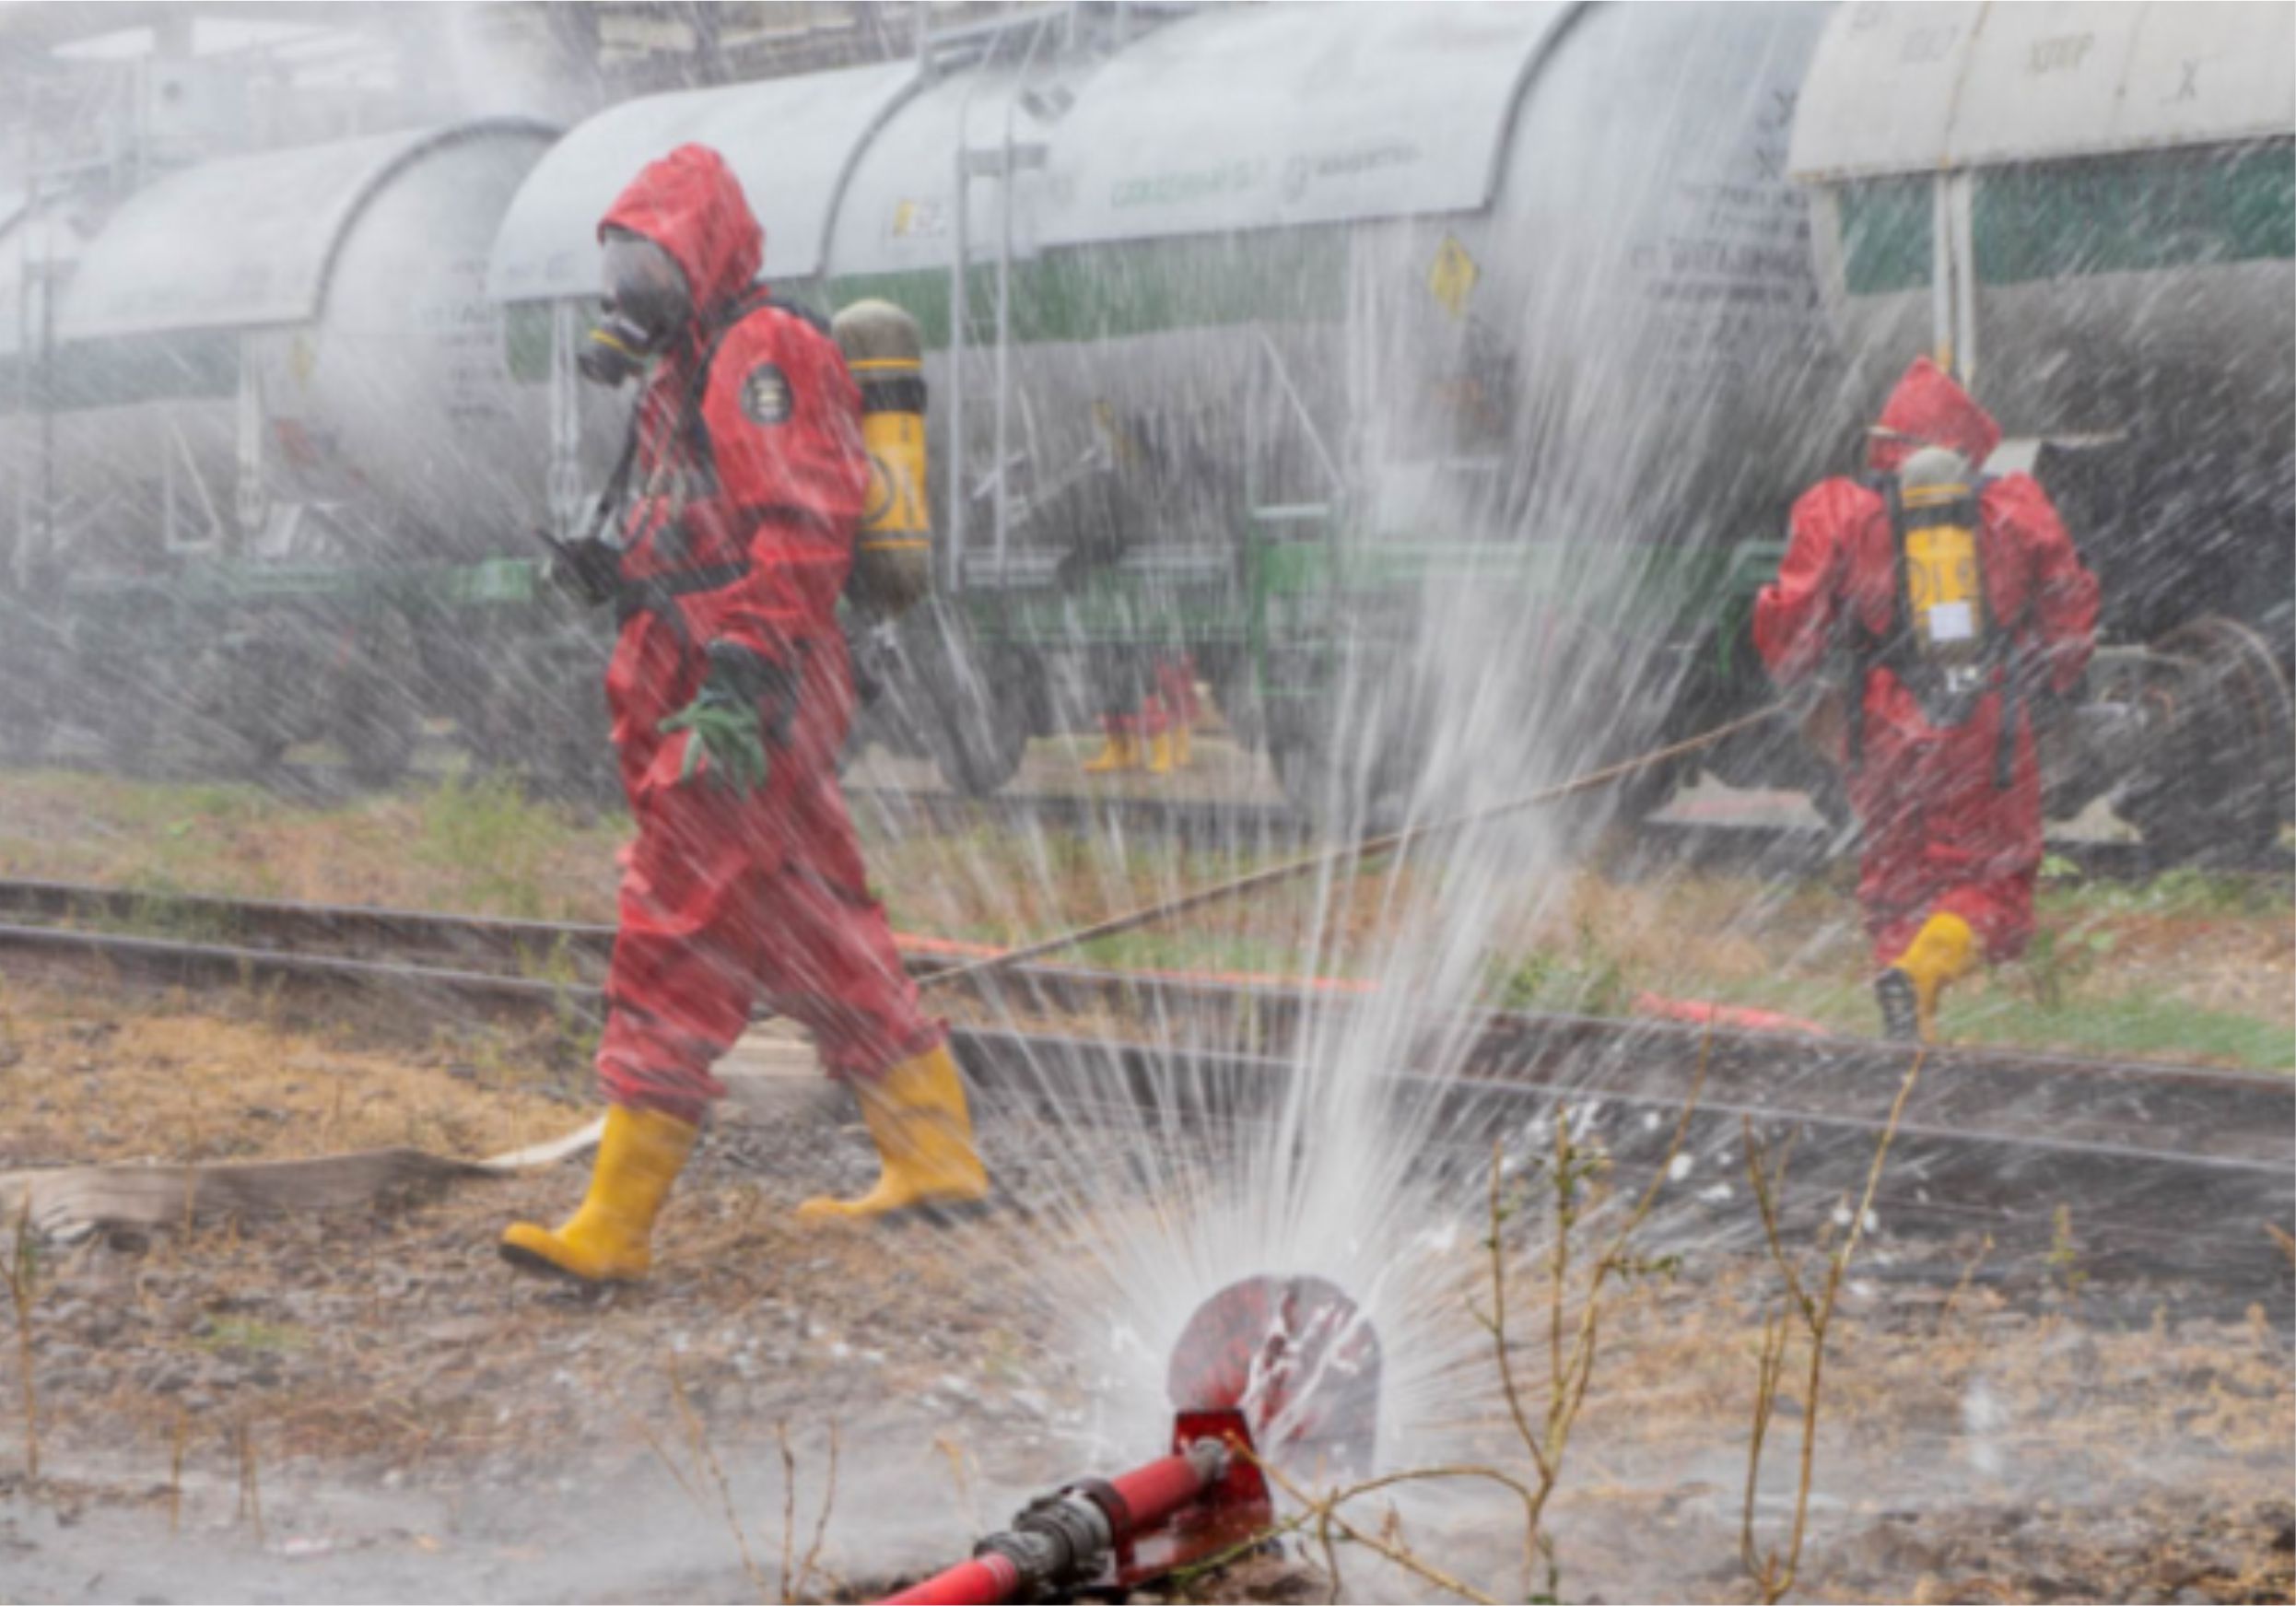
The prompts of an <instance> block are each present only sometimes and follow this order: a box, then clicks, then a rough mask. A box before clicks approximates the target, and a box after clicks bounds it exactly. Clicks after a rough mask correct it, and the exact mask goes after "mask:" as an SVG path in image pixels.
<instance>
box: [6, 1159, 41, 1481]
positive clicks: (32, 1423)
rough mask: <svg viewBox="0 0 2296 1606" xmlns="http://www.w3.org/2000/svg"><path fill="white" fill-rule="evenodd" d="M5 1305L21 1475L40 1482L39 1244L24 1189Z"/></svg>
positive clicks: (9, 1257) (11, 1251)
mask: <svg viewBox="0 0 2296 1606" xmlns="http://www.w3.org/2000/svg"><path fill="white" fill-rule="evenodd" d="M7 1282H8V1307H9V1309H10V1310H12V1311H13V1312H14V1313H15V1316H16V1369H17V1376H18V1380H19V1382H20V1384H21V1386H22V1388H23V1390H24V1478H25V1481H26V1482H27V1483H39V1482H40V1385H39V1381H38V1379H37V1377H35V1375H34V1372H33V1369H32V1307H33V1306H34V1305H36V1304H37V1303H38V1302H39V1299H40V1245H39V1241H38V1240H37V1239H36V1238H34V1237H33V1236H32V1202H31V1198H30V1196H29V1193H28V1194H27V1195H26V1197H25V1200H24V1208H23V1209H22V1210H21V1211H20V1212H18V1214H17V1218H16V1237H15V1238H14V1240H13V1241H12V1242H11V1243H10V1244H9V1246H8V1263H7Z"/></svg>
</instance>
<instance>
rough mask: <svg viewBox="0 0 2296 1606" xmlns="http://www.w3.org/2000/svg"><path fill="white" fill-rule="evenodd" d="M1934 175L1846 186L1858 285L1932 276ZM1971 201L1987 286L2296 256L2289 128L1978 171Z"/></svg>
mask: <svg viewBox="0 0 2296 1606" xmlns="http://www.w3.org/2000/svg"><path fill="white" fill-rule="evenodd" d="M1931 183H1932V181H1931V180H1930V179H1928V178H1927V177H1922V178H1898V179H1881V180H1877V181H1874V182H1868V183H1859V184H1848V185H1845V186H1843V188H1842V190H1841V192H1840V200H1841V219H1842V257H1843V278H1844V282H1845V285H1846V287H1847V288H1848V290H1849V293H1850V294H1851V295H1853V296H1887V295H1895V294H1900V293H1903V292H1904V291H1908V290H1917V289H1922V288H1925V287H1927V285H1928V283H1929V268H1930V251H1931V236H1930V225H1931V213H1930V208H1931V200H1930V186H1931ZM1971 213H1972V223H1973V225H1974V230H1975V233H1976V260H1977V282H1978V283H1979V284H1981V285H2016V284H2029V283H2032V281H2034V280H2038V279H2061V278H2080V277H2085V276H2087V275H2091V274H2124V273H2151V272H2157V271H2160V270H2162V269H2167V268H2179V267H2207V266H2214V265H2220V264H2228V263H2237V262H2287V261H2290V260H2291V259H2296V147H2291V146H2290V143H2289V142H2288V141H2285V140H2278V141H2271V142H2268V143H2265V144H2261V145H2251V146H2241V147H2209V148H2205V149H2190V150H2171V151H2144V152H2138V153H2135V154H2131V155H2126V156H2115V157H2100V158H2093V159H2091V160H2086V161H2070V162H2046V163H2036V164H2033V165H2031V166H2025V167H2005V168H1987V169H1985V170H1981V171H1979V173H1978V174H1977V182H1976V190H1975V193H1974V197H1973V198H1972V201H1971Z"/></svg>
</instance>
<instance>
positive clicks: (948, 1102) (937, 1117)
mask: <svg viewBox="0 0 2296 1606" xmlns="http://www.w3.org/2000/svg"><path fill="white" fill-rule="evenodd" d="M853 1091H854V1092H855V1093H857V1094H859V1095H860V1096H861V1119H862V1120H866V1121H867V1122H868V1123H869V1135H870V1136H871V1137H873V1138H874V1139H875V1140H876V1142H877V1157H878V1160H879V1162H880V1163H881V1164H882V1166H883V1167H884V1173H883V1175H882V1176H880V1177H879V1178H877V1185H876V1186H875V1187H874V1188H872V1189H871V1190H869V1191H868V1192H866V1193H864V1194H862V1195H861V1197H860V1198H859V1199H832V1198H829V1197H827V1196H826V1195H824V1196H822V1197H820V1198H816V1199H809V1200H807V1201H806V1202H804V1203H802V1204H801V1205H799V1206H798V1207H797V1214H798V1219H799V1220H801V1221H858V1220H868V1219H870V1218H872V1217H875V1216H880V1215H884V1214H886V1213H889V1212H892V1211H896V1210H906V1209H908V1207H910V1206H911V1205H917V1204H968V1203H971V1202H974V1201H976V1200H979V1199H985V1198H987V1197H988V1193H989V1173H988V1171H987V1169H986V1168H985V1167H984V1166H982V1165H981V1163H980V1154H979V1151H978V1150H977V1149H976V1148H975V1147H974V1146H973V1118H972V1114H971V1112H970V1111H969V1110H968V1109H967V1108H966V1104H965V1081H964V1078H963V1076H961V1075H960V1074H959V1073H958V1072H957V1069H956V1061H955V1057H954V1056H952V1055H951V1054H950V1052H949V1049H948V1045H947V1044H945V1043H944V1044H943V1045H942V1046H941V1047H939V1048H937V1049H929V1050H927V1051H926V1052H925V1053H922V1054H920V1055H918V1056H917V1057H916V1058H915V1059H913V1060H904V1061H901V1062H900V1063H899V1064H897V1065H896V1066H894V1067H893V1068H892V1069H891V1070H890V1071H887V1072H886V1073H884V1077H883V1078H882V1079H881V1080H879V1081H876V1082H873V1083H872V1082H860V1081H856V1082H855V1083H854V1084H853Z"/></svg>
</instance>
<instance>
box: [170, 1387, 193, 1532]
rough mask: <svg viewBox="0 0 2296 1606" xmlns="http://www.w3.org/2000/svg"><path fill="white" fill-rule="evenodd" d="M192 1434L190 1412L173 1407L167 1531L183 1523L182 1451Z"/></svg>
mask: <svg viewBox="0 0 2296 1606" xmlns="http://www.w3.org/2000/svg"><path fill="white" fill-rule="evenodd" d="M191 1436H192V1413H190V1412H188V1411H186V1410H184V1409H183V1407H182V1406H181V1405H179V1406H177V1407H176V1408H175V1431H174V1432H173V1433H172V1434H171V1435H170V1436H169V1439H170V1442H169V1445H168V1531H169V1532H170V1533H174V1532H176V1531H178V1530H180V1529H181V1528H182V1523H183V1451H184V1448H185V1447H186V1446H187V1445H188V1444H189V1443H190V1441H191Z"/></svg>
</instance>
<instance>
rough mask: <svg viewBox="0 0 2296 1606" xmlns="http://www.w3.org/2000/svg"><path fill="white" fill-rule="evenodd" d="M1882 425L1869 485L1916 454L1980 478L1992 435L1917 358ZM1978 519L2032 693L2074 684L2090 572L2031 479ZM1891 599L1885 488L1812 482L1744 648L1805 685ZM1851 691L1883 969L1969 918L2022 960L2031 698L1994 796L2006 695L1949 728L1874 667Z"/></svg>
mask: <svg viewBox="0 0 2296 1606" xmlns="http://www.w3.org/2000/svg"><path fill="white" fill-rule="evenodd" d="M1880 423H1881V428H1880V430H1879V431H1877V432H1876V438H1875V440H1874V442H1873V444H1872V446H1871V448H1870V451H1869V456H1868V467H1869V468H1870V469H1871V471H1872V472H1873V473H1874V474H1875V475H1891V474H1893V473H1895V472H1896V471H1897V469H1898V467H1899V466H1900V465H1901V464H1902V463H1904V461H1905V459H1906V458H1907V457H1909V456H1911V455H1912V454H1913V453H1914V452H1915V451H1918V450H1920V449H1921V448H1922V447H1924V446H1942V447H1947V448H1950V450H1952V451H1957V452H1959V453H1960V454H1961V455H1962V457H1964V458H1965V459H1967V460H1968V461H1969V463H1971V464H1972V465H1973V466H1977V467H1982V465H1983V464H1984V463H1985V461H1986V458H1987V457H1989V456H1991V455H1992V452H1993V449H1994V448H1995V447H1996V446H1997V445H1998V444H1999V443H2000V439H2001V431H2000V428H1999V427H1998V426H1997V425H1996V424H1995V423H1994V421H1993V420H1992V418H1991V417H1989V416H1987V415H1986V411H1985V409H1984V408H1982V407H1980V406H1978V405H1977V404H1976V403H1975V402H1974V400H1972V399H1971V397H1970V395H1969V393H1967V392H1965V391H1963V390H1962V388H1961V386H1960V385H1958V384H1956V383H1955V382H1954V381H1952V379H1951V378H1950V377H1949V376H1948V375H1947V374H1945V373H1944V372H1943V371H1942V370H1940V369H1939V368H1938V367H1937V366H1936V365H1935V364H1934V363H1932V362H1930V361H1929V359H1928V358H1919V359H1917V360H1915V363H1914V365H1913V366H1912V367H1911V368H1910V369H1907V370H1906V371H1905V376H1904V378H1903V379H1902V380H1900V381H1898V384H1897V388H1896V390H1895V391H1894V392H1892V393H1891V396H1890V400H1889V403H1888V404H1887V405H1886V406H1885V407H1884V408H1883V409H1882V413H1881V420H1880ZM1978 524H1979V528H1978V531H1977V542H1978V552H1979V556H1980V562H1981V565H1982V568H1983V572H1984V577H1985V592H1986V607H1987V611H1988V616H1989V617H1990V618H1992V619H1994V620H1996V621H1999V622H2000V624H1999V627H2001V628H2004V629H2006V630H2008V631H2009V632H2010V639H2011V640H2012V641H2013V642H2014V643H2015V644H2016V647H2017V649H2018V654H2019V656H2020V658H2021V661H2022V662H2024V663H2025V665H2027V677H2026V683H2027V684H2028V685H2029V686H2032V687H2035V688H2038V687H2040V686H2047V687H2048V688H2049V689H2051V690H2053V691H2056V692H2058V693H2066V692H2069V691H2071V690H2072V689H2073V687H2074V686H2076V685H2077V684H2078V682H2079V679H2080V676H2081V673H2082V671H2083V670H2084V669H2085V668H2086V667H2087V665H2088V662H2089V653H2090V649H2091V646H2092V645H2093V639H2094V633H2095V630H2096V623H2097V582H2096V580H2095V578H2094V577H2093V576H2091V574H2090V572H2089V571H2088V569H2085V568H2083V567H2082V565H2081V561H2080V557H2079V554H2078V553H2077V552H2075V550H2074V548H2073V544H2072V541H2071V538H2070V537H2068V535H2067V534H2066V533H2065V527H2064V525H2063V524H2062V523H2060V522H2058V520H2057V516H2056V509H2055V508H2053V507H2051V506H2050V504H2049V498H2048V496H2047V494H2046V493H2044V491H2043V490H2042V488H2041V486H2040V485H2039V484H2038V482H2036V481H2035V480H2033V479H2032V477H2031V476H2030V475H2021V474H2012V475H2003V476H2001V477H2000V478H1998V479H1994V480H1989V481H1986V482H1983V490H1982V492H1981V494H1980V497H1979V500H1978ZM1897 588H1898V569H1897V545H1896V537H1895V534H1894V533H1893V532H1892V529H1891V524H1890V515H1889V509H1888V505H1887V503H1886V501H1885V499H1884V498H1883V497H1882V495H1881V493H1880V491H1878V490H1877V489H1875V488H1874V487H1873V486H1870V485H1868V484H1864V483H1861V482H1860V481H1857V480H1854V479H1829V480H1825V481H1823V482H1822V483H1820V484H1819V485H1816V486H1812V487H1811V488H1810V490H1809V491H1808V492H1806V493H1805V494H1804V495H1803V497H1802V498H1801V499H1800V500H1799V501H1798V502H1797V503H1796V504H1795V506H1794V515H1793V529H1792V534H1791V537H1790V540H1789V542H1788V545H1787V546H1786V560H1785V562H1784V563H1783V564H1781V565H1780V566H1779V569H1778V578H1777V580H1776V581H1775V583H1774V584H1772V585H1768V586H1765V587H1763V592H1762V594H1761V595H1760V597H1758V598H1757V599H1756V600H1755V604H1754V621H1753V627H1754V643H1755V645H1756V646H1757V647H1758V648H1759V649H1760V650H1761V652H1762V656H1763V662H1765V663H1767V664H1768V665H1769V668H1770V673H1771V675H1772V677H1773V678H1774V679H1775V680H1776V681H1777V682H1778V684H1779V685H1781V686H1792V685H1794V684H1796V683H1798V682H1799V681H1801V680H1803V679H1804V678H1806V677H1807V676H1809V675H1810V674H1812V673H1813V672H1814V671H1816V670H1817V669H1818V668H1820V666H1821V665H1822V662H1823V661H1824V659H1825V657H1826V655H1827V651H1828V649H1829V648H1830V647H1831V646H1833V643H1834V642H1835V641H1836V640H1838V639H1842V637H1843V632H1844V630H1845V626H1846V624H1847V622H1848V621H1850V620H1851V619H1853V618H1855V619H1858V620H1862V621H1863V623H1864V625H1865V627H1867V628H1868V630H1872V631H1875V632H1877V633H1879V632H1885V631H1888V630H1890V629H1891V628H1892V625H1893V623H1894V621H1895V619H1896V613H1897V600H1898V599H1897ZM1995 684H1996V686H1998V685H2000V684H2001V680H2000V676H1999V675H1998V674H1997V675H1996V679H1995ZM1851 695H1853V696H1862V697H1863V698H1864V706H1865V728H1864V738H1863V754H1862V758H1861V760H1860V761H1859V762H1857V763H1856V764H1854V765H1852V766H1851V767H1850V769H1849V773H1848V783H1849V798H1850V803H1851V806H1852V807H1853V808H1855V809H1856V810H1857V818H1858V820H1859V822H1860V824H1861V825H1862V826H1864V832H1865V858H1864V862H1863V863H1862V866H1861V874H1860V876H1859V880H1858V889H1857V892H1858V900H1859V902H1860V903H1861V904H1863V906H1864V908H1865V911H1866V924H1867V928H1868V932H1870V933H1871V935H1872V937H1873V944H1874V955H1875V959H1876V962H1877V963H1878V964H1880V965H1884V966H1886V965H1889V964H1892V963H1893V962H1894V961H1895V960H1896V959H1897V958H1898V957H1899V955H1902V954H1903V953H1904V951H1905V948H1906V945H1907V944H1909V943H1911V942H1912V940H1913V937H1914V934H1915V932H1917V931H1918V930H1920V928H1921V925H1922V922H1923V921H1924V920H1927V918H1928V917H1929V916H1930V915H1932V914H1937V913H1947V914H1953V915H1958V916H1960V917H1961V918H1962V920H1966V921H1968V922H1969V925H1970V927H1971V929H1972V930H1973V931H1974V932H1976V934H1977V935H1978V937H1979V938H1980V939H1981V940H1982V941H1983V942H1984V944H1985V948H1986V954H1987V955H1988V956H1990V957H1992V958H1996V959H2001V958H2013V957H2015V956H2016V955H2017V954H2019V953H2020V952H2021V951H2022V949H2023V947H2024V945H2025V942H2026V939H2027V938H2029V937H2030V936H2031V935H2032V890H2033V877H2034V874H2035V873H2036V872H2037V871H2038V870H2039V868H2040V864H2041V777H2040V770H2039V766H2038V764H2037V763H2036V761H2035V757H2034V752H2033V738H2032V721H2031V718H2030V714H2029V711H2028V709H2027V708H2026V707H2025V705H2024V703H2023V702H2022V701H2021V700H2018V701H2016V702H2014V703H2013V705H2012V706H2013V707H2014V709H2015V714H2014V718H2015V720H2016V725H2015V728H2014V730H2013V733H2012V734H2013V737H2014V742H2015V745H2014V748H2013V749H2012V750H2011V762H2010V764H2009V774H2008V781H2009V784H2008V785H2006V786H2003V785H2001V784H1999V782H2000V780H2001V777H2000V775H1999V774H1998V773H1997V769H1998V759H1999V756H2000V754H2001V735H2002V731H2001V719H2002V712H2001V707H2002V696H2001V693H2000V692H1999V691H1998V690H1995V691H1991V692H1988V693H1986V695H1985V696H1984V697H1981V698H1979V699H1978V702H1977V704H1976V707H1975V709H1974V712H1973V713H1972V715H1971V717H1970V718H1969V720H1968V721H1967V722H1965V723H1963V724H1962V725H1959V726H1952V727H1948V728H1942V729H1940V728H1938V727H1934V726H1932V725H1931V724H1930V723H1929V722H1928V721H1927V719H1925V718H1924V716H1923V713H1922V709H1921V707H1920V705H1919V703H1918V702H1917V701H1916V700H1915V697H1914V695H1913V693H1912V692H1911V691H1910V690H1908V689H1907V687H1906V686H1904V684H1902V683H1901V682H1900V681H1899V679H1898V678H1897V676H1896V674H1893V673H1892V671H1891V670H1890V669H1889V668H1887V667H1885V666H1875V667H1873V668H1871V669H1870V670H1868V673H1867V674H1866V676H1865V684H1864V686H1862V687H1854V688H1851ZM1836 757H1837V758H1845V757H1846V755H1845V754H1839V755H1836Z"/></svg>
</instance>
